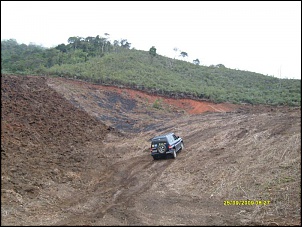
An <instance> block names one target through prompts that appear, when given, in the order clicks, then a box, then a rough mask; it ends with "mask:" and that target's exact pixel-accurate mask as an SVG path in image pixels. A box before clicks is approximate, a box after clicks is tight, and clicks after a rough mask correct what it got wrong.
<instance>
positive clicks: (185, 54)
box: [179, 51, 188, 58]
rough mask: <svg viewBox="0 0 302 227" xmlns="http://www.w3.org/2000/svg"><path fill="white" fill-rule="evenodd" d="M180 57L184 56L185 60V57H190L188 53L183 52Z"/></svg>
mask: <svg viewBox="0 0 302 227" xmlns="http://www.w3.org/2000/svg"><path fill="white" fill-rule="evenodd" d="M179 56H182V57H183V58H184V57H188V54H187V52H184V51H182V52H181V53H180V55H179Z"/></svg>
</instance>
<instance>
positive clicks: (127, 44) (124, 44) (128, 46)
mask: <svg viewBox="0 0 302 227" xmlns="http://www.w3.org/2000/svg"><path fill="white" fill-rule="evenodd" d="M120 43H121V46H122V47H124V48H126V49H130V46H131V43H128V41H127V39H122V40H121V42H120Z"/></svg>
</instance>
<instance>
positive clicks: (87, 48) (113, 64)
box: [1, 36, 301, 106]
mask: <svg viewBox="0 0 302 227" xmlns="http://www.w3.org/2000/svg"><path fill="white" fill-rule="evenodd" d="M156 51H157V50H156V47H154V46H150V50H149V51H142V50H136V49H134V48H131V43H129V42H128V40H127V39H121V40H119V41H118V40H114V41H113V43H111V42H110V41H109V40H108V37H100V36H96V37H92V36H89V37H86V38H83V37H78V36H77V37H69V38H68V44H67V45H65V44H59V45H57V46H56V47H53V48H44V47H41V46H38V45H35V44H29V45H26V44H19V43H18V42H17V41H16V40H14V39H9V40H3V41H1V74H15V75H37V76H39V75H47V76H59V77H66V78H72V79H80V80H84V81H89V82H92V83H96V84H106V85H114V86H121V87H129V88H133V89H138V90H143V91H146V92H149V93H156V94H160V95H166V96H173V97H176V98H177V97H188V98H194V99H203V100H210V101H213V102H216V103H221V102H230V103H236V104H240V103H249V104H266V105H288V106H301V80H296V79H279V78H275V77H272V76H267V75H263V74H259V73H255V72H249V71H243V70H238V69H229V68H227V67H225V66H224V65H223V64H219V65H211V66H203V65H200V62H199V59H196V60H194V61H193V62H192V63H191V62H187V61H185V60H179V59H172V58H168V57H164V56H161V55H158V54H157V53H156ZM179 55H180V57H183V58H185V57H186V56H187V55H188V54H187V53H186V52H181V53H179Z"/></svg>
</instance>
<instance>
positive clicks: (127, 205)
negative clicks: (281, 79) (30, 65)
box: [1, 75, 301, 226]
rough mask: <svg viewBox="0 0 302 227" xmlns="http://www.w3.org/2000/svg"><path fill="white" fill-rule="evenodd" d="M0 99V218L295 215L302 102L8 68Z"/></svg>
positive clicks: (116, 220) (195, 219) (258, 219)
mask: <svg viewBox="0 0 302 227" xmlns="http://www.w3.org/2000/svg"><path fill="white" fill-rule="evenodd" d="M1 107H2V108H1V225H230V226H238V225H268V226H270V225H301V108H300V107H270V106H249V105H234V104H230V103H224V104H214V103H210V102H206V101H198V100H190V99H173V98H165V97H161V96H155V95H150V94H147V93H144V92H141V91H134V90H130V89H125V88H117V87H110V86H101V85H95V84H91V83H87V82H82V81H76V80H67V79H63V78H50V77H42V76H41V77H39V76H8V75H2V77H1ZM167 132H174V133H175V134H176V135H179V136H180V137H182V138H183V140H184V144H185V147H184V149H183V150H182V151H181V152H180V153H178V154H177V157H176V159H172V158H170V157H167V158H164V159H160V160H156V161H155V160H153V159H152V157H151V155H150V151H149V147H150V139H151V138H152V137H154V136H157V135H159V134H164V133H167ZM233 201H234V203H235V204H234V205H233V204H232V203H233ZM254 201H256V202H257V203H258V202H259V201H261V202H262V203H266V205H263V204H262V205H259V204H258V205H255V204H254V205H248V204H244V203H245V202H246V203H248V202H249V203H250V202H254ZM268 201H269V204H268ZM228 203H230V204H229V205H228ZM236 203H237V205H236Z"/></svg>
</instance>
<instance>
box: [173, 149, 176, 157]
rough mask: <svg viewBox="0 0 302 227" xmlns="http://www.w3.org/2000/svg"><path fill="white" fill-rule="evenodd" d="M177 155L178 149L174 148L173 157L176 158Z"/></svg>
mask: <svg viewBox="0 0 302 227" xmlns="http://www.w3.org/2000/svg"><path fill="white" fill-rule="evenodd" d="M176 156H177V154H176V150H174V152H173V158H174V159H175V158H176Z"/></svg>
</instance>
